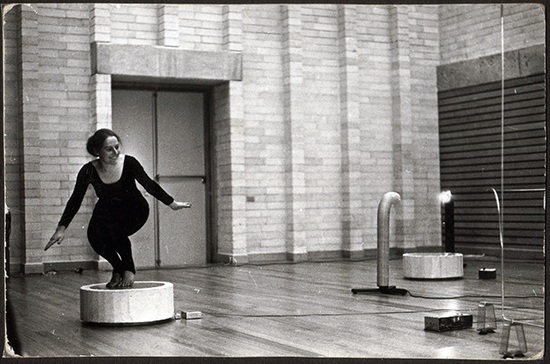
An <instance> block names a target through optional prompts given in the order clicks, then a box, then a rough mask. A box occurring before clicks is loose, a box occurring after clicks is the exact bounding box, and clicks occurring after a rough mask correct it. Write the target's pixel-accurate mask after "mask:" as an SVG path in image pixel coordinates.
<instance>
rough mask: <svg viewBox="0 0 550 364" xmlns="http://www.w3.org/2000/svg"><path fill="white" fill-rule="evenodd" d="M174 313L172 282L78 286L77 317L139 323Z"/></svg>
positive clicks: (120, 322)
mask: <svg viewBox="0 0 550 364" xmlns="http://www.w3.org/2000/svg"><path fill="white" fill-rule="evenodd" d="M173 317H174V286H173V285H172V283H167V282H154V281H152V282H134V285H133V286H132V287H130V288H116V289H109V288H107V287H106V283H98V284H91V285H87V286H82V287H80V319H81V320H82V321H83V322H88V323H99V324H139V323H151V322H157V321H164V320H168V319H170V318H173Z"/></svg>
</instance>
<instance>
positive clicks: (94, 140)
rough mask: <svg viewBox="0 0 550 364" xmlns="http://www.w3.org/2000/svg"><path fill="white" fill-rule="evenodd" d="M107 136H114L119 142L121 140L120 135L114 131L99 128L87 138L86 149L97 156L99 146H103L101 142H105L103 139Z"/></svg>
mask: <svg viewBox="0 0 550 364" xmlns="http://www.w3.org/2000/svg"><path fill="white" fill-rule="evenodd" d="M109 137H115V138H117V139H118V141H119V142H122V141H121V140H120V137H119V136H118V135H116V133H115V132H114V131H112V130H111V129H99V130H98V131H96V132H95V133H94V135H92V136H91V137H90V138H88V143H86V150H87V151H88V153H90V154H91V155H93V156H94V157H97V156H98V155H99V151H100V149H101V147H103V142H105V139H107V138H109Z"/></svg>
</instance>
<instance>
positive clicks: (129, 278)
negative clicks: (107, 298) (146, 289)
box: [117, 270, 134, 288]
mask: <svg viewBox="0 0 550 364" xmlns="http://www.w3.org/2000/svg"><path fill="white" fill-rule="evenodd" d="M133 284H134V273H132V272H130V271H129V270H125V271H124V273H122V279H121V281H120V283H119V284H118V285H117V287H122V288H125V287H132V285H133Z"/></svg>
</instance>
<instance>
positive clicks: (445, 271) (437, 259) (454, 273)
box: [403, 253, 464, 279]
mask: <svg viewBox="0 0 550 364" xmlns="http://www.w3.org/2000/svg"><path fill="white" fill-rule="evenodd" d="M403 274H404V275H405V278H420V279H438V278H460V277H463V276H464V265H463V256H462V254H460V253H406V254H403Z"/></svg>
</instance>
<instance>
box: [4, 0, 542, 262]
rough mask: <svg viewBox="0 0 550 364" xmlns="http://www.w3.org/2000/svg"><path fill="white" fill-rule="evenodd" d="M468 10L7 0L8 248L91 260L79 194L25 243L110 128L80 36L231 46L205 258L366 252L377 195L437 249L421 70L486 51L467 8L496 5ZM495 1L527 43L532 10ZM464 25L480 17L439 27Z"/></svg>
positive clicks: (408, 245) (104, 96)
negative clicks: (237, 58)
mask: <svg viewBox="0 0 550 364" xmlns="http://www.w3.org/2000/svg"><path fill="white" fill-rule="evenodd" d="M493 8H494V9H493ZM476 9H477V10H476V11H474V10H473V9H472V8H468V7H462V6H441V7H436V6H397V7H395V6H361V5H349V6H348V5H346V6H338V5H261V6H256V5H245V6H241V5H220V6H218V5H156V4H154V5H153V4H137V5H125V4H118V5H110V4H67V5H64V4H35V5H33V6H32V8H31V7H28V6H21V7H17V10H14V12H10V13H9V16H8V17H6V19H5V20H6V24H7V25H6V30H7V33H6V34H7V42H6V45H7V50H8V52H7V53H8V58H7V59H8V60H10V61H9V64H8V66H7V67H6V72H7V73H6V80H8V79H10V78H11V79H13V80H14V82H13V83H10V86H9V90H10V91H11V93H8V94H10V95H11V96H9V97H8V98H7V106H8V107H7V111H6V112H7V116H8V118H7V123H6V130H7V133H8V134H9V136H10V137H9V138H7V144H6V152H7V157H8V158H7V160H8V164H7V166H6V167H7V168H6V179H7V181H8V202H9V204H10V205H12V207H13V209H14V210H15V212H16V216H15V220H16V221H15V222H14V227H16V229H14V230H15V231H14V233H13V237H14V239H13V240H14V241H13V244H14V246H15V247H16V249H15V252H14V253H13V256H14V257H15V261H19V262H20V263H23V264H24V265H25V267H26V268H25V269H26V270H27V271H29V272H32V271H36V272H39V271H41V270H42V269H46V268H48V265H47V263H50V262H54V263H55V262H70V261H73V262H76V261H90V260H95V259H97V257H96V256H95V254H94V253H93V252H92V251H91V249H90V248H89V245H88V243H87V241H86V238H85V225H86V224H87V221H88V218H89V215H90V212H91V206H92V205H93V204H92V202H93V201H92V200H93V197H90V199H89V200H88V201H86V202H85V203H84V205H83V208H82V209H81V212H80V213H79V214H78V215H77V217H76V218H75V221H74V222H73V225H72V227H75V228H73V229H71V230H70V235H69V237H68V241H67V242H65V243H64V244H63V245H62V247H60V248H59V249H52V250H51V251H48V252H46V253H44V252H43V246H44V244H45V243H46V241H47V239H48V238H49V237H50V235H51V233H52V232H53V230H54V228H55V224H56V222H57V221H58V219H59V217H60V214H61V212H62V210H63V207H64V204H65V202H66V200H67V198H68V196H69V195H70V193H71V191H72V187H73V184H74V180H75V177H76V173H77V171H78V169H79V167H80V166H81V165H82V164H83V163H85V162H86V161H87V160H89V158H90V157H89V156H88V155H87V154H86V151H85V148H84V143H85V140H86V138H87V137H88V135H89V134H90V133H91V132H92V131H93V130H95V129H96V128H98V127H105V126H109V123H110V99H109V94H110V92H109V90H110V75H109V74H105V73H97V74H95V71H96V70H95V69H94V68H93V67H92V66H93V65H92V63H93V62H92V60H93V59H94V58H93V57H94V56H93V55H92V54H91V52H90V43H91V42H104V43H112V44H118V45H130V46H133V45H141V46H144V47H145V46H149V47H156V46H161V47H163V49H166V47H169V48H178V49H180V50H185V51H207V52H213V53H214V52H223V51H225V52H227V51H229V52H239V53H242V81H239V80H237V81H235V80H232V81H230V82H227V81H225V82H220V84H219V85H216V86H215V87H213V92H212V94H213V99H214V107H213V110H212V115H213V120H212V127H213V131H212V133H213V140H214V143H213V144H214V145H213V150H214V156H215V160H214V161H213V165H214V167H215V171H216V175H215V178H216V186H215V188H216V197H215V202H216V204H215V211H214V225H215V226H214V231H215V235H216V240H217V248H218V249H217V251H218V255H219V257H220V258H221V259H226V258H227V257H231V258H233V259H236V260H238V261H240V262H243V261H265V260H281V259H290V260H303V259H317V258H341V257H363V256H364V255H365V254H367V255H370V254H372V252H373V251H375V249H376V233H377V227H376V221H377V206H378V202H379V201H380V199H381V198H382V196H383V194H384V193H385V192H388V191H391V190H394V191H396V192H399V193H400V194H401V195H402V203H401V204H400V205H399V206H396V207H395V209H394V210H393V211H394V212H392V238H391V244H392V247H394V248H397V249H398V250H402V251H403V250H415V249H426V248H433V249H437V248H439V247H440V245H441V239H440V220H439V219H440V217H439V216H440V214H439V203H438V201H437V194H438V193H439V164H438V163H439V157H438V134H437V104H436V100H437V94H436V92H437V85H436V66H438V65H439V63H440V62H448V61H451V60H452V61H455V60H458V59H461V58H467V57H472V56H476V55H477V53H481V52H484V51H487V50H486V49H485V48H483V47H482V46H481V45H480V44H481V43H478V39H477V38H475V37H474V36H473V35H474V34H485V33H484V32H485V31H486V32H487V35H486V36H485V41H487V40H488V39H489V40H490V39H493V38H494V37H495V36H496V35H495V26H497V25H496V23H495V24H493V23H492V22H490V21H486V22H483V21H481V20H488V19H489V18H490V17H491V16H493V15H495V14H496V13H495V11H496V10H498V11H500V10H499V9H497V7H491V6H489V5H480V6H479V7H478V8H477V7H476ZM495 9H496V10H495ZM505 14H506V16H507V18H508V19H509V21H510V25H508V26H509V27H510V28H509V29H510V30H509V32H510V33H509V37H510V40H513V43H514V44H516V45H517V46H518V47H519V46H521V45H522V44H524V43H525V42H531V41H536V42H540V41H541V40H540V39H541V37H540V34H539V33H538V29H539V28H538V25H540V23H541V18H540V15H539V13H538V12H537V10H536V9H535V8H533V7H532V6H523V7H522V6H505ZM480 17H481V18H480ZM465 22H470V23H469V24H470V25H471V26H474V25H476V26H477V24H478V23H485V25H484V26H488V29H487V30H483V31H482V30H480V29H477V30H476V31H475V32H474V31H473V30H472V31H470V28H467V29H468V30H467V31H463V32H457V31H456V26H457V24H460V25H463V24H464V23H465ZM512 23H513V24H514V25H512ZM497 27H498V26H497ZM512 29H515V30H514V31H513V32H514V33H513V34H512V33H511V32H512ZM476 32H477V33H476ZM439 34H441V37H440V36H439ZM451 34H457V36H458V37H459V38H460V39H459V41H458V42H456V41H454V39H453V38H452V37H451ZM456 44H458V45H460V47H459V48H455V47H456ZM144 49H145V48H144ZM151 49H154V48H151ZM476 52H477V53H476ZM489 52H493V53H494V51H493V50H489ZM164 54H165V53H164ZM18 64H21V66H20V67H19V66H18ZM146 71H147V70H146ZM148 71H150V72H151V74H154V75H156V74H157V73H155V70H148ZM182 72H183V71H182ZM157 81H158V80H157ZM20 186H22V188H21V187H20ZM44 263H46V267H42V265H43V264H44Z"/></svg>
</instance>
